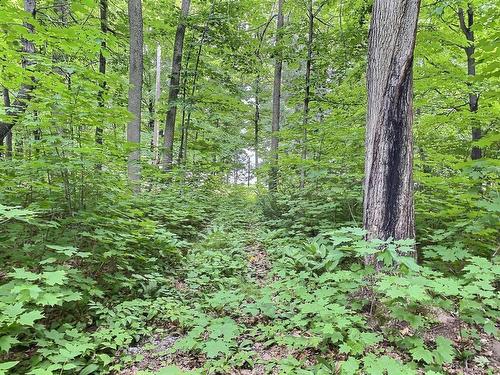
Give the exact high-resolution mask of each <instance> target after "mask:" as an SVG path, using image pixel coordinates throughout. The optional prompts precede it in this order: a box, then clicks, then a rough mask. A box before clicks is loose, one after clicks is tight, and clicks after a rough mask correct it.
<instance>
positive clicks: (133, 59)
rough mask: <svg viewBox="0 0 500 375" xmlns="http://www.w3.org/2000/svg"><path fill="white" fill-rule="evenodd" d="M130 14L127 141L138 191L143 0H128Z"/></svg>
mask: <svg viewBox="0 0 500 375" xmlns="http://www.w3.org/2000/svg"><path fill="white" fill-rule="evenodd" d="M128 15H129V30H130V56H129V57H130V61H129V90H128V111H129V112H130V113H131V114H132V115H133V119H132V120H131V121H130V122H129V123H128V126H127V142H130V143H132V144H134V150H132V151H131V152H130V154H129V157H128V178H129V180H130V181H131V182H132V183H133V189H134V191H135V192H138V190H139V186H140V185H139V181H140V178H141V165H140V156H141V150H140V142H141V101H142V75H143V69H144V67H143V50H142V49H143V25H142V4H141V0H129V1H128Z"/></svg>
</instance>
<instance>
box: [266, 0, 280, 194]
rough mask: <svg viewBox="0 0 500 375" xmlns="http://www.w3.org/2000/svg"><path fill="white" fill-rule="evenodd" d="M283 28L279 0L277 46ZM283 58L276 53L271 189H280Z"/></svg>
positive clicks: (272, 190)
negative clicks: (279, 136)
mask: <svg viewBox="0 0 500 375" xmlns="http://www.w3.org/2000/svg"><path fill="white" fill-rule="evenodd" d="M282 28H283V0H278V19H277V22H276V46H279V43H280V40H281V35H280V33H281V29H282ZM282 69H283V60H282V58H281V56H280V55H279V54H277V55H276V61H275V64H274V86H273V115H272V122H271V170H270V172H269V191H271V192H274V191H276V190H277V189H278V143H279V139H278V132H279V130H280V114H281V72H282Z"/></svg>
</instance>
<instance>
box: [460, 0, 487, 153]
mask: <svg viewBox="0 0 500 375" xmlns="http://www.w3.org/2000/svg"><path fill="white" fill-rule="evenodd" d="M458 20H459V22H460V29H461V30H462V32H463V34H464V35H465V38H466V39H467V42H468V45H467V46H466V47H464V50H465V54H466V56H467V74H468V75H469V76H471V77H473V76H475V75H476V59H475V57H474V52H475V49H476V47H475V44H474V42H475V40H474V31H473V30H472V27H473V25H474V8H473V7H472V4H470V3H469V4H468V5H467V21H466V20H465V14H464V10H463V8H459V9H458ZM478 108H479V98H478V96H477V94H476V93H474V92H473V91H472V90H471V92H470V93H469V110H470V111H471V112H473V113H475V112H477V110H478ZM481 136H482V135H481V127H480V126H478V125H473V127H472V142H474V141H478V140H479V139H481ZM470 156H471V158H472V160H477V159H481V157H482V156H483V152H482V150H481V149H480V148H479V147H477V146H472V150H471V154H470Z"/></svg>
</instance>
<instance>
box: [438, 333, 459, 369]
mask: <svg viewBox="0 0 500 375" xmlns="http://www.w3.org/2000/svg"><path fill="white" fill-rule="evenodd" d="M436 346H437V347H436V350H434V352H433V353H434V358H435V360H436V362H437V363H438V364H443V363H450V362H452V361H453V358H455V349H454V348H453V344H452V342H451V340H449V339H447V338H445V337H443V336H438V337H437V338H436Z"/></svg>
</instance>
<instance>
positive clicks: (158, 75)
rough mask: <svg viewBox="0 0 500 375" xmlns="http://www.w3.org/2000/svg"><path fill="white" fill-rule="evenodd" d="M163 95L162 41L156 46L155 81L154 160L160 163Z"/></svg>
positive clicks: (155, 162)
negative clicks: (161, 104) (159, 109)
mask: <svg viewBox="0 0 500 375" xmlns="http://www.w3.org/2000/svg"><path fill="white" fill-rule="evenodd" d="M160 95H161V46H160V43H158V44H157V46H156V82H155V105H154V108H155V110H154V112H155V118H154V124H153V162H154V164H158V163H159V162H160V155H159V153H158V140H159V137H160V118H159V116H158V108H159V105H160Z"/></svg>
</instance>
